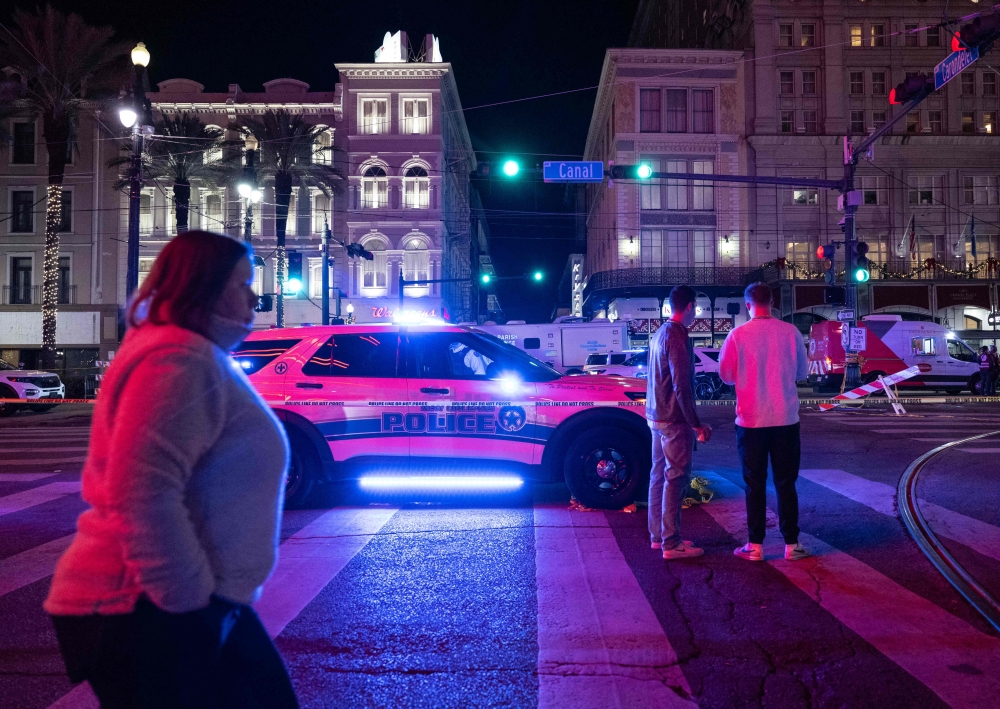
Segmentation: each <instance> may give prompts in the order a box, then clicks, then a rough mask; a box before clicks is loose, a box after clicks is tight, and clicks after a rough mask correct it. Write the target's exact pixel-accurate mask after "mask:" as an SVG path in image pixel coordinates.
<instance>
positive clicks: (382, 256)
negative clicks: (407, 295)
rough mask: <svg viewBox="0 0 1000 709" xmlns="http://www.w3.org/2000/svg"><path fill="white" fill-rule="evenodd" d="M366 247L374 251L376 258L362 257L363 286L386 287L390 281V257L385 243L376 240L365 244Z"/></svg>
mask: <svg viewBox="0 0 1000 709" xmlns="http://www.w3.org/2000/svg"><path fill="white" fill-rule="evenodd" d="M364 247H365V249H367V250H368V251H371V252H372V256H374V258H373V259H372V260H371V261H368V260H367V259H361V286H362V288H385V287H386V284H387V283H388V282H389V259H388V254H386V252H385V244H383V243H382V242H381V241H377V240H376V241H372V242H370V243H368V244H365V245H364Z"/></svg>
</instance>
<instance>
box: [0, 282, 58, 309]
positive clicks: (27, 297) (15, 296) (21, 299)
mask: <svg viewBox="0 0 1000 709" xmlns="http://www.w3.org/2000/svg"><path fill="white" fill-rule="evenodd" d="M2 302H3V305H41V304H42V287H41V286H4V287H3V294H2ZM56 302H57V303H59V304H60V305H75V304H76V286H63V287H61V288H60V289H59V293H58V295H57V300H56Z"/></svg>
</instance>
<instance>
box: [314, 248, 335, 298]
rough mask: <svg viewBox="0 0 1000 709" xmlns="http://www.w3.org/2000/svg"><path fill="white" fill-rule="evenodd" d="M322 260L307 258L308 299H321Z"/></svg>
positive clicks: (331, 279) (331, 276) (331, 280)
mask: <svg viewBox="0 0 1000 709" xmlns="http://www.w3.org/2000/svg"><path fill="white" fill-rule="evenodd" d="M322 268H323V258H322V257H320V258H316V257H310V258H309V297H310V298H322V297H323V271H322V270H321V269H322ZM330 284H331V285H333V274H332V273H331V274H330Z"/></svg>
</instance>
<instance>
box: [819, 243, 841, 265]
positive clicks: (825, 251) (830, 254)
mask: <svg viewBox="0 0 1000 709" xmlns="http://www.w3.org/2000/svg"><path fill="white" fill-rule="evenodd" d="M836 255H837V246H836V245H835V244H827V245H826V246H820V247H819V248H817V249H816V258H818V259H829V260H830V261H832V260H833V259H834V257H835V256H836Z"/></svg>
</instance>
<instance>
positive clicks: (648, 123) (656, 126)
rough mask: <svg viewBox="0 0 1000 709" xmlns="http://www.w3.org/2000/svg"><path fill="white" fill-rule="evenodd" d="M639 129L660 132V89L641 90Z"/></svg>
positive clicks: (644, 131) (645, 131) (646, 131)
mask: <svg viewBox="0 0 1000 709" xmlns="http://www.w3.org/2000/svg"><path fill="white" fill-rule="evenodd" d="M639 131H640V132H642V133H659V132H660V90H659V89H640V90H639Z"/></svg>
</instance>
